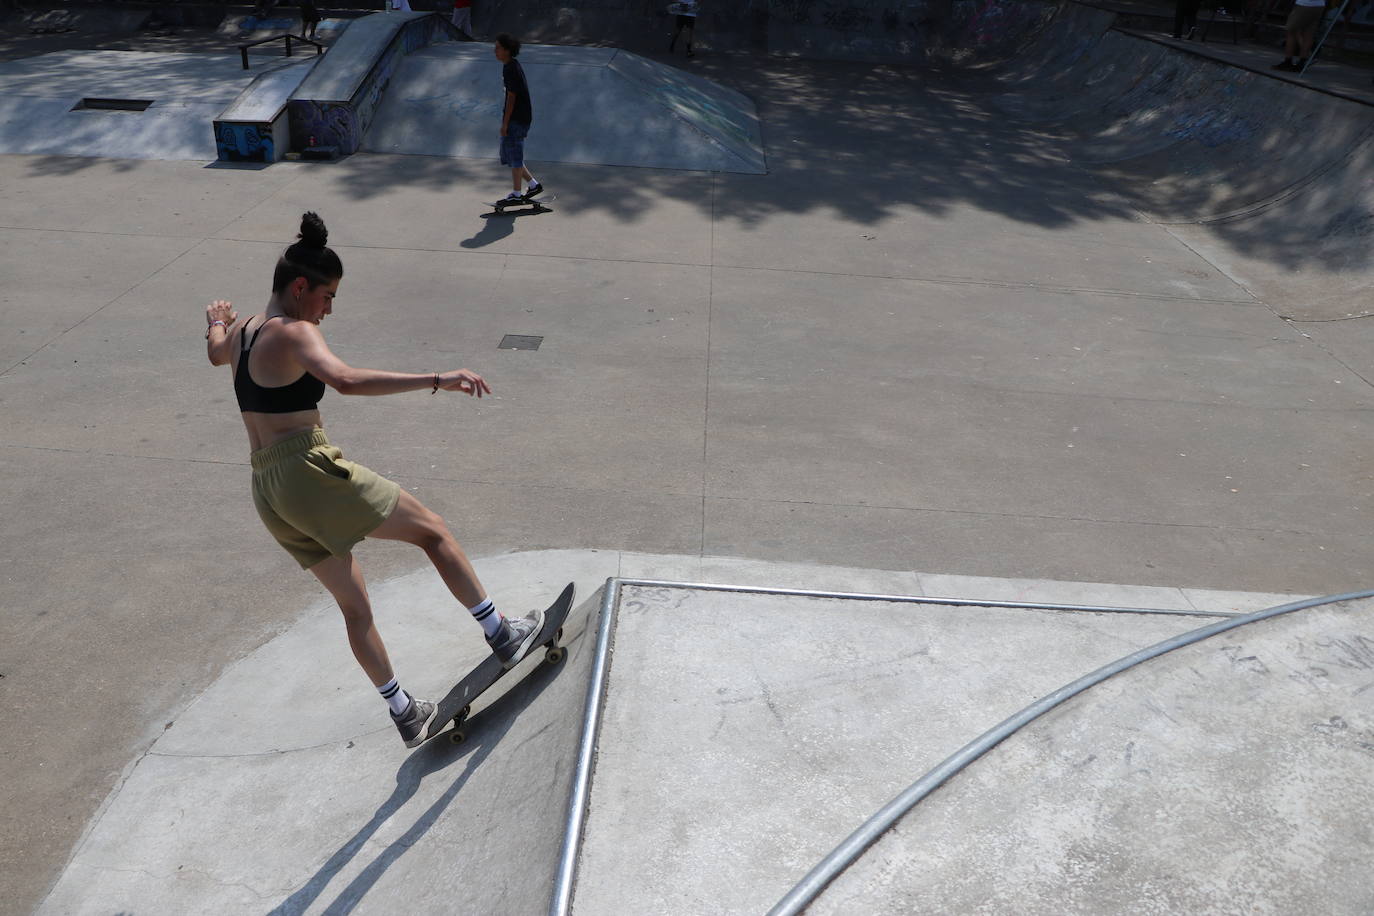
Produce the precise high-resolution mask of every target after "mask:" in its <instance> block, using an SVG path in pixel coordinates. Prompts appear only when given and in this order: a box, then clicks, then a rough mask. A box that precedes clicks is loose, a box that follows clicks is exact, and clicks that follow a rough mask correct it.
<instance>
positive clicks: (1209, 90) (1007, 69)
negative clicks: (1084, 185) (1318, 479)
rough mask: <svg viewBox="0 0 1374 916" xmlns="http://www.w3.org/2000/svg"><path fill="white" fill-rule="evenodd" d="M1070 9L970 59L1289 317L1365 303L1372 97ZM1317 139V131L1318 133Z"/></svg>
mask: <svg viewBox="0 0 1374 916" xmlns="http://www.w3.org/2000/svg"><path fill="white" fill-rule="evenodd" d="M1114 21H1115V16H1114V14H1112V13H1109V12H1106V11H1103V10H1098V9H1094V8H1090V7H1085V6H1080V5H1077V4H1072V3H1070V4H1065V5H1064V6H1063V7H1061V9H1060V11H1059V14H1058V15H1057V16H1056V17H1055V18H1054V20H1053V21H1051V22H1050V23H1049V24H1048V25H1047V26H1046V27H1045V28H1044V29H1042V30H1041V31H1040V32H1039V33H1038V35H1037V38H1036V40H1035V41H1034V42H1033V43H1032V44H1031V45H1030V46H1029V47H1027V48H1026V49H1025V50H1024V52H1022V53H1020V54H1018V55H1017V56H1016V57H1015V58H1013V59H1012V60H1010V61H1008V62H1006V63H1004V64H1002V65H1000V66H993V67H988V66H983V67H973V68H970V70H969V71H968V72H970V73H981V74H983V75H984V76H985V77H986V78H987V82H979V83H977V84H976V85H977V91H979V92H980V93H982V94H985V95H986V98H987V100H988V103H989V104H990V105H992V106H993V107H994V108H995V109H997V110H998V111H1000V112H1001V113H1002V114H1003V115H1004V116H1005V117H1007V118H1008V119H1010V120H1011V121H1012V122H1015V123H1022V124H1029V125H1032V126H1034V127H1035V128H1036V129H1038V130H1042V131H1045V132H1047V133H1051V134H1055V135H1057V136H1058V137H1059V139H1060V141H1061V144H1062V149H1063V152H1064V156H1065V159H1066V160H1067V161H1068V164H1069V165H1070V166H1072V167H1075V168H1080V169H1083V170H1086V171H1089V172H1092V173H1093V174H1095V175H1097V176H1099V177H1100V178H1101V179H1102V181H1103V184H1104V185H1106V186H1107V187H1109V188H1111V189H1112V190H1113V191H1114V192H1116V193H1118V194H1119V195H1120V196H1121V197H1122V198H1123V199H1124V200H1125V201H1127V202H1128V203H1129V204H1130V205H1131V206H1132V207H1134V208H1135V209H1137V210H1138V211H1140V212H1141V213H1142V214H1144V215H1145V216H1146V218H1148V219H1150V220H1152V221H1155V222H1159V223H1164V224H1167V225H1170V226H1171V227H1176V228H1173V229H1172V231H1174V232H1175V234H1177V235H1178V236H1179V237H1180V238H1182V239H1183V240H1184V241H1186V242H1187V243H1188V244H1189V245H1193V246H1194V247H1196V248H1197V249H1198V250H1199V251H1201V252H1202V253H1203V254H1204V255H1205V256H1206V257H1208V258H1209V259H1213V260H1214V261H1215V262H1216V263H1218V264H1220V265H1222V266H1223V267H1225V268H1226V269H1227V272H1228V273H1230V274H1231V275H1232V276H1233V277H1235V278H1236V279H1237V280H1238V281H1239V282H1241V283H1242V284H1243V285H1245V286H1246V287H1247V288H1249V289H1250V290H1251V291H1252V292H1253V293H1254V294H1255V295H1256V296H1257V297H1259V298H1261V299H1264V300H1266V301H1270V302H1275V303H1281V306H1280V313H1281V314H1282V315H1284V316H1285V317H1288V318H1293V319H1295V320H1330V319H1344V318H1349V317H1354V316H1360V315H1366V314H1370V313H1371V306H1370V302H1369V293H1370V291H1371V290H1372V289H1374V278H1371V274H1370V262H1369V257H1368V250H1369V244H1370V238H1371V235H1374V185H1371V182H1370V181H1369V179H1368V176H1369V174H1370V171H1369V170H1370V167H1371V161H1372V160H1374V145H1372V143H1374V107H1370V106H1368V105H1364V104H1361V103H1359V102H1357V101H1354V100H1351V99H1346V98H1341V97H1337V96H1333V95H1328V94H1324V93H1319V92H1314V91H1312V90H1310V89H1307V88H1305V87H1303V86H1300V85H1297V84H1295V83H1292V82H1287V81H1283V80H1278V79H1273V78H1271V77H1270V76H1268V75H1267V74H1264V73H1260V72H1255V71H1251V70H1247V69H1242V68H1238V67H1231V66H1227V65H1224V64H1222V63H1219V62H1217V61H1213V60H1208V59H1206V58H1204V57H1202V56H1199V55H1194V54H1187V53H1183V52H1180V51H1178V50H1176V49H1174V48H1171V47H1169V46H1167V45H1164V44H1162V43H1159V42H1154V41H1150V40H1148V39H1145V38H1141V37H1137V36H1134V35H1130V34H1126V33H1123V32H1120V31H1117V30H1116V29H1114V28H1113V23H1114ZM1314 137H1320V138H1321V139H1320V142H1313V141H1312V138H1314Z"/></svg>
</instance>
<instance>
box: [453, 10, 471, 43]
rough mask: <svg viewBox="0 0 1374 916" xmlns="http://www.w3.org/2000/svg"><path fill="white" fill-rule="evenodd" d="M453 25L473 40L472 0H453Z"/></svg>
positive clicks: (468, 38)
mask: <svg viewBox="0 0 1374 916" xmlns="http://www.w3.org/2000/svg"><path fill="white" fill-rule="evenodd" d="M453 27H454V28H456V29H457V30H458V31H460V32H462V33H463V37H464V38H466V39H467V40H468V41H472V0H453Z"/></svg>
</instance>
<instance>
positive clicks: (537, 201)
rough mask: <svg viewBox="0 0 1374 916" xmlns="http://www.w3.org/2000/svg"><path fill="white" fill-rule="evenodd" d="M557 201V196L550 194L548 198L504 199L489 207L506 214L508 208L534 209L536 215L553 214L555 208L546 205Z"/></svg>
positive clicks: (492, 203) (493, 202)
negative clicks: (546, 211)
mask: <svg viewBox="0 0 1374 916" xmlns="http://www.w3.org/2000/svg"><path fill="white" fill-rule="evenodd" d="M557 199H558V195H557V194H550V195H549V196H548V197H519V198H515V199H511V198H509V197H503V198H501V199H500V200H497V201H492V202H491V203H488V204H487V206H488V207H491V208H492V209H493V210H495V211H496V212H497V213H504V212H505V211H506V209H507V208H508V207H533V208H534V212H535V213H538V212H539V211H541V210H548V211H549V212H553V208H552V207H547V206H545V204H550V203H553V202H554V201H555V200H557Z"/></svg>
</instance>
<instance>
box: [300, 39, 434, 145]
mask: <svg viewBox="0 0 1374 916" xmlns="http://www.w3.org/2000/svg"><path fill="white" fill-rule="evenodd" d="M456 37H457V32H456V30H455V29H454V28H453V26H452V24H451V23H450V22H449V21H448V20H447V19H445V18H444V17H443V16H441V15H439V14H437V13H374V14H372V15H370V16H364V17H362V18H361V19H357V20H354V22H353V24H352V25H350V26H349V28H348V30H347V31H346V32H344V33H343V35H342V36H341V37H340V38H339V40H338V41H337V42H335V43H334V46H333V47H332V48H330V50H329V53H328V54H326V55H325V59H324V61H323V62H322V63H321V64H320V65H319V66H317V67H316V68H315V69H314V71H313V72H312V73H311V74H310V78H309V79H307V80H306V81H305V83H304V84H302V86H301V87H300V89H299V90H298V91H297V93H296V95H295V96H294V97H293V98H292V99H291V101H290V102H289V103H288V104H287V112H288V114H289V115H290V119H291V145H292V146H293V147H295V148H304V147H306V146H334V147H338V149H339V152H340V153H341V154H343V155H349V154H352V153H354V152H357V150H358V147H359V146H360V145H361V143H362V137H363V134H364V133H366V132H367V128H368V126H369V125H370V124H371V123H372V119H373V117H374V116H375V115H376V113H377V106H378V105H379V104H380V102H381V99H382V95H383V93H385V92H386V88H387V85H388V84H389V83H390V82H391V77H392V75H393V74H394V73H395V72H396V68H397V67H398V66H400V64H401V61H402V60H403V59H404V58H405V56H406V55H407V54H410V53H411V52H413V51H418V50H419V49H421V48H423V47H426V46H428V45H430V44H433V43H434V42H436V41H448V40H451V39H454V38H456ZM312 138H313V142H312Z"/></svg>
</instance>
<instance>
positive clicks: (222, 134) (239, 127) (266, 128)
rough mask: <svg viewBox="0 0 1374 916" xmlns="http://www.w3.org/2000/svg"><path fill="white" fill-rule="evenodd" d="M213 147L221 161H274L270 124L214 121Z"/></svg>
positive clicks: (274, 150) (273, 145)
mask: <svg viewBox="0 0 1374 916" xmlns="http://www.w3.org/2000/svg"><path fill="white" fill-rule="evenodd" d="M215 149H216V151H217V153H218V155H219V158H220V160H221V161H222V162H274V161H276V156H275V155H274V153H275V152H276V147H275V144H274V143H273V137H272V125H271V124H241V123H235V122H232V121H216V122H215Z"/></svg>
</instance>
